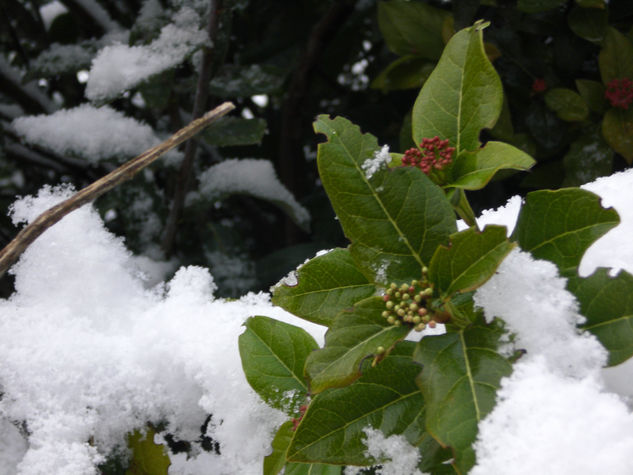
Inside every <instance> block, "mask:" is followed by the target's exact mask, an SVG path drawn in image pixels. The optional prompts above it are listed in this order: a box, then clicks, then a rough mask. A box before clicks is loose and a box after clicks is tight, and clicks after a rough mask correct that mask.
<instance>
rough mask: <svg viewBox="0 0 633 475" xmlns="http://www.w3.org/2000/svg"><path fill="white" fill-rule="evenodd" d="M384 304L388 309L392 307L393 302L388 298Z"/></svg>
mask: <svg viewBox="0 0 633 475" xmlns="http://www.w3.org/2000/svg"><path fill="white" fill-rule="evenodd" d="M385 306H386V307H387V308H388V309H389V310H391V309H392V308H393V302H392V301H391V300H389V301H388V302H387V303H386V304H385Z"/></svg>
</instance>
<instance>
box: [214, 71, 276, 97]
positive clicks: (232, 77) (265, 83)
mask: <svg viewBox="0 0 633 475" xmlns="http://www.w3.org/2000/svg"><path fill="white" fill-rule="evenodd" d="M284 79H285V73H284V72H283V71H282V70H280V69H279V68H277V67H274V66H267V65H259V64H250V65H248V66H236V65H230V64H226V65H224V66H223V67H222V69H221V70H220V72H219V74H218V75H217V76H215V77H214V78H213V79H212V80H211V82H210V84H209V93H210V94H212V95H214V96H216V97H222V98H230V97H250V96H254V95H256V94H275V93H277V92H279V91H280V90H281V88H282V85H283V82H284Z"/></svg>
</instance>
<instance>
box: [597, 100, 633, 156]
mask: <svg viewBox="0 0 633 475" xmlns="http://www.w3.org/2000/svg"><path fill="white" fill-rule="evenodd" d="M602 135H603V137H604V139H605V140H606V141H607V143H608V144H609V145H610V146H611V148H613V150H615V151H616V152H618V153H619V154H620V155H622V156H623V157H624V159H625V160H626V161H627V163H628V164H629V165H631V164H633V107H631V108H629V109H628V110H622V109H615V108H612V109H609V110H608V111H607V113H606V114H605V115H604V119H603V120H602Z"/></svg>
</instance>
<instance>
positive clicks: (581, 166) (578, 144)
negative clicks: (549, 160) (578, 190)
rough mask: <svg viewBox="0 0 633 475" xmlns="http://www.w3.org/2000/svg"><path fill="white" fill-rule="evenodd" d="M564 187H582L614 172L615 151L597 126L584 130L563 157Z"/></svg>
mask: <svg viewBox="0 0 633 475" xmlns="http://www.w3.org/2000/svg"><path fill="white" fill-rule="evenodd" d="M563 164H564V165H565V181H564V182H563V186H580V185H582V184H584V183H589V182H590V181H593V180H595V179H596V178H598V177H601V176H607V175H610V174H611V172H612V171H613V150H611V148H610V147H609V145H608V144H607V143H606V142H605V141H604V139H603V138H602V135H601V134H600V129H599V127H597V126H591V127H587V128H585V129H583V131H582V134H581V135H580V138H578V139H577V140H575V141H574V142H572V143H571V144H570V146H569V151H568V152H567V153H566V154H565V156H564V157H563Z"/></svg>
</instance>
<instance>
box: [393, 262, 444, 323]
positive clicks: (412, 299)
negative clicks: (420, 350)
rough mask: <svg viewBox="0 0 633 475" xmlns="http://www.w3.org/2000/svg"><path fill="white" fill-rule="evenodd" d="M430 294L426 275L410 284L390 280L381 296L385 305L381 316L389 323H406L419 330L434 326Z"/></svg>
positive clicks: (431, 292)
mask: <svg viewBox="0 0 633 475" xmlns="http://www.w3.org/2000/svg"><path fill="white" fill-rule="evenodd" d="M424 270H426V269H424ZM425 274H426V272H424V273H423V275H425ZM432 295H433V289H432V288H431V286H430V284H429V282H428V281H427V280H426V276H424V277H423V278H422V280H421V281H420V280H413V281H412V282H411V283H410V284H402V285H400V286H398V285H396V284H395V283H393V282H392V283H391V284H390V285H389V287H388V288H387V290H386V291H385V295H383V297H382V298H383V300H384V301H385V307H386V310H384V311H383V312H382V316H383V317H384V318H385V319H387V322H388V323H390V324H391V325H395V326H400V325H408V326H409V327H411V328H414V329H415V331H419V332H420V331H422V330H424V329H425V328H426V327H427V325H428V326H429V327H431V328H435V324H436V322H435V320H434V318H433V317H434V314H433V312H432V311H430V309H429V306H428V302H429V300H430V299H431V296H432Z"/></svg>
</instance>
